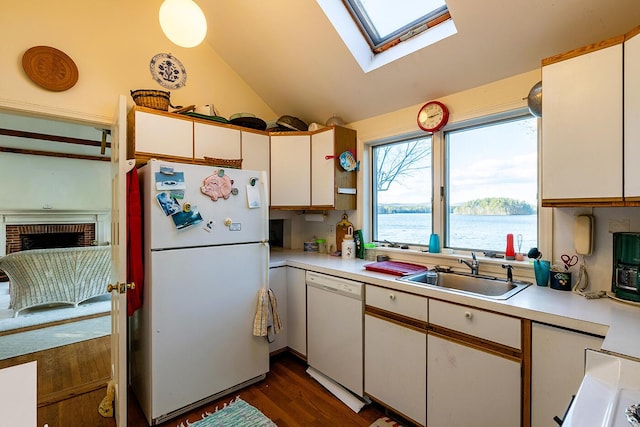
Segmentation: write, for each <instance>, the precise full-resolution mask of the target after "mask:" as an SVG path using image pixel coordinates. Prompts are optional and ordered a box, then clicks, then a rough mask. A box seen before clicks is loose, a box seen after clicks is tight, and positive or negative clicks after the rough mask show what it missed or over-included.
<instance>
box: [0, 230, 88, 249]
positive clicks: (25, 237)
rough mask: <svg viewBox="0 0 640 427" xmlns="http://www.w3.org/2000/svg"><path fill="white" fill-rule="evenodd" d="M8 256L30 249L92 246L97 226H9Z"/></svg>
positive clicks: (7, 231)
mask: <svg viewBox="0 0 640 427" xmlns="http://www.w3.org/2000/svg"><path fill="white" fill-rule="evenodd" d="M6 234H7V237H6V239H7V252H6V253H7V254H10V253H12V252H18V251H24V250H29V249H47V248H67V247H74V246H90V245H91V244H92V242H94V241H95V240H96V227H95V224H28V225H9V224H8V225H7V229H6Z"/></svg>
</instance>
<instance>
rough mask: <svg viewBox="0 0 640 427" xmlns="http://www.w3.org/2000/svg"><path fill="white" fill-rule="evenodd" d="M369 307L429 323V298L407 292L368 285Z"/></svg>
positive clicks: (366, 299) (366, 297) (367, 301)
mask: <svg viewBox="0 0 640 427" xmlns="http://www.w3.org/2000/svg"><path fill="white" fill-rule="evenodd" d="M365 301H366V303H367V305H370V306H373V307H377V308H381V309H383V310H387V311H391V312H393V313H396V314H401V315H403V316H407V317H411V318H414V319H418V320H422V321H424V322H426V321H427V312H428V309H429V308H428V304H427V298H425V297H421V296H418V295H412V294H408V293H406V292H400V291H395V290H392V289H386V288H381V287H379V286H373V285H366V290H365Z"/></svg>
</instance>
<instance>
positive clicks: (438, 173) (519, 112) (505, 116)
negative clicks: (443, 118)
mask: <svg viewBox="0 0 640 427" xmlns="http://www.w3.org/2000/svg"><path fill="white" fill-rule="evenodd" d="M527 116H531V114H530V112H529V110H528V108H527V107H526V106H524V107H517V108H513V109H511V110H508V111H499V112H496V111H495V110H493V111H489V112H487V113H486V114H483V115H482V116H477V117H473V118H470V119H466V120H462V121H460V122H449V123H448V124H447V126H445V127H444V128H443V129H441V130H440V131H438V132H435V133H433V134H431V157H432V162H431V170H432V186H433V187H432V230H433V233H437V234H439V235H440V241H441V244H442V249H451V248H448V247H447V246H445V242H446V238H445V237H446V236H445V234H444V233H445V232H446V231H447V230H446V193H447V191H446V185H447V184H446V182H445V180H446V177H447V175H446V162H447V160H446V158H445V155H446V154H445V152H446V140H445V133H446V132H449V131H454V130H455V131H457V130H461V129H463V128H466V127H474V126H479V125H485V124H490V123H493V122H498V121H502V120H509V119H516V118H518V117H527ZM421 136H422V137H424V136H425V134H424V132H420V131H417V132H410V133H404V134H400V135H395V136H389V137H385V138H381V139H377V140H373V141H370V142H366V143H364V152H365V154H367V159H368V166H369V168H370V171H369V173H368V174H367V177H366V180H365V183H364V185H366V186H368V187H369V188H368V190H369V191H367V192H366V193H367V195H366V197H365V198H363V207H364V206H367V204H368V205H369V209H368V210H367V212H366V213H365V214H364V215H363V220H365V223H368V227H369V233H367V234H368V237H369V239H370V240H371V241H374V240H373V221H374V215H375V208H376V206H375V203H374V195H373V185H374V184H373V182H374V181H373V179H374V174H375V171H374V170H373V169H374V168H375V164H374V163H373V147H375V146H376V145H381V144H385V143H389V142H394V141H401V140H407V139H411V138H419V137H421ZM540 138H541V128H540V119H539V118H538V119H537V140H538V148H537V156H538V166H537V187H538V194H537V201H536V205H537V206H536V208H537V215H538V218H537V223H538V227H537V229H538V234H537V241H538V247H539V248H540V249H541V250H542V251H543V252H544V251H547V252H549V251H550V246H551V245H552V239H553V209H552V208H543V207H542V206H541V204H540V188H541V185H542V183H541V173H540V168H541V166H540V158H541V156H540ZM367 181H368V182H367ZM365 188H366V187H365ZM368 201H370V203H367V202H368ZM367 217H368V218H367ZM379 243H380V242H379ZM409 247H410V249H423V247H422V246H421V245H415V244H409ZM470 252H471V251H465V250H463V249H456V250H455V255H452V256H453V257H458V256H459V255H461V254H469V253H470ZM440 256H446V252H443V253H442V254H441V255H440Z"/></svg>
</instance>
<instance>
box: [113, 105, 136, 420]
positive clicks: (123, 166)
mask: <svg viewBox="0 0 640 427" xmlns="http://www.w3.org/2000/svg"><path fill="white" fill-rule="evenodd" d="M126 112H127V102H126V98H125V97H124V96H123V95H121V96H120V98H119V100H118V107H117V108H116V113H115V115H114V122H113V124H112V125H111V284H112V285H113V286H114V287H115V290H113V291H111V379H112V380H113V381H114V386H115V401H114V412H115V420H116V425H117V426H120V427H123V426H124V427H126V425H127V293H126V289H127V287H126V285H122V286H121V284H126V280H127V277H126V274H127V268H126V267H127V244H126V242H127V229H126V228H127V217H126V215H127V209H126V208H127V204H126V194H127V180H126V175H127V172H128V171H129V170H131V169H132V168H133V167H134V166H135V160H127V156H126V150H127V144H126V135H127V133H126V129H127V115H126Z"/></svg>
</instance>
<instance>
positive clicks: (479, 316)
mask: <svg viewBox="0 0 640 427" xmlns="http://www.w3.org/2000/svg"><path fill="white" fill-rule="evenodd" d="M429 324H431V325H438V326H442V327H445V328H447V329H453V330H455V331H458V332H462V333H465V334H468V335H472V336H474V337H478V338H482V339H485V340H489V341H493V342H496V343H499V344H504V345H507V346H509V347H513V348H517V349H520V348H521V338H520V337H521V321H520V319H516V318H514V317H508V316H503V315H501V314H496V313H490V312H488V311H484V310H479V309H477V308H472V307H465V306H462V305H457V304H450V303H447V302H443V301H438V300H429Z"/></svg>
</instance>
